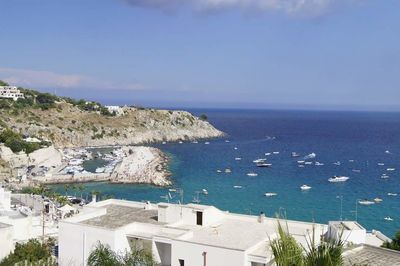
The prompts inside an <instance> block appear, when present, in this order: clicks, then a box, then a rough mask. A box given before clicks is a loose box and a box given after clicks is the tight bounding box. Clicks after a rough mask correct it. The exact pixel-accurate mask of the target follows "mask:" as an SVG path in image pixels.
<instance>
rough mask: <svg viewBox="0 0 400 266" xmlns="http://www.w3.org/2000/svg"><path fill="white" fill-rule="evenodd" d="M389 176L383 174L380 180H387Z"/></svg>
mask: <svg viewBox="0 0 400 266" xmlns="http://www.w3.org/2000/svg"><path fill="white" fill-rule="evenodd" d="M389 177H390V176H388V175H387V174H383V175H381V178H382V179H388V178H389Z"/></svg>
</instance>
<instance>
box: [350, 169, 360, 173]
mask: <svg viewBox="0 0 400 266" xmlns="http://www.w3.org/2000/svg"><path fill="white" fill-rule="evenodd" d="M351 171H353V172H354V173H361V170H359V169H353V170H351Z"/></svg>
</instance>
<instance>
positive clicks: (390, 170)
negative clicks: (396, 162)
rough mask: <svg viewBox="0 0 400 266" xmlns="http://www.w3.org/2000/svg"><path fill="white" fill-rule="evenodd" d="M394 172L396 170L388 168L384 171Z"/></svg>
mask: <svg viewBox="0 0 400 266" xmlns="http://www.w3.org/2000/svg"><path fill="white" fill-rule="evenodd" d="M395 170H396V168H388V169H386V171H389V172H392V171H395Z"/></svg>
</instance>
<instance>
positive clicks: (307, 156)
mask: <svg viewBox="0 0 400 266" xmlns="http://www.w3.org/2000/svg"><path fill="white" fill-rule="evenodd" d="M315 157H317V154H315V153H314V152H312V153H310V154H309V155H306V156H304V158H303V159H304V160H309V159H314V158H315Z"/></svg>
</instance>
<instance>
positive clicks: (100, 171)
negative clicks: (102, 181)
mask: <svg viewBox="0 0 400 266" xmlns="http://www.w3.org/2000/svg"><path fill="white" fill-rule="evenodd" d="M104 170H105V168H104V167H97V168H96V170H95V172H96V173H98V174H99V173H104Z"/></svg>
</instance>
